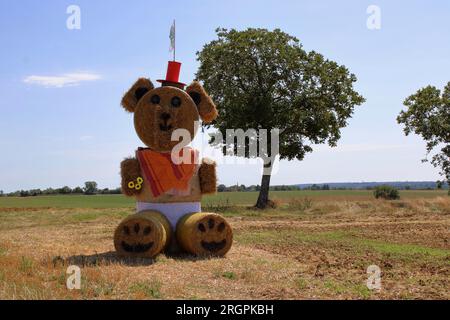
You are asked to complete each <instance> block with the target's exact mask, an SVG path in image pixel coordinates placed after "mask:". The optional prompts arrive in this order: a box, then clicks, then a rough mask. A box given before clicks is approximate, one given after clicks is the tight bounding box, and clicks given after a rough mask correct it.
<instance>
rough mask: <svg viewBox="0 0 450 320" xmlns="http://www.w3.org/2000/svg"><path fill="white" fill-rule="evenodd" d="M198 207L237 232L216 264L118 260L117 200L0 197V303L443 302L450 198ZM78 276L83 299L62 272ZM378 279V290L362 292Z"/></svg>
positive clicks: (240, 200) (280, 196) (292, 196)
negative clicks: (75, 269) (73, 268)
mask: <svg viewBox="0 0 450 320" xmlns="http://www.w3.org/2000/svg"><path fill="white" fill-rule="evenodd" d="M271 195H272V198H273V199H275V200H276V203H277V205H278V207H277V208H276V209H269V210H265V211H260V210H255V209H252V208H250V205H251V204H252V203H253V202H254V200H255V198H256V196H257V195H256V194H255V193H249V192H245V193H244V192H242V193H220V194H219V195H217V196H212V197H208V198H206V199H205V201H204V207H203V210H204V211H212V212H218V213H220V214H222V215H224V216H225V217H227V219H228V221H229V222H230V224H231V225H232V227H233V229H234V244H233V247H232V249H231V251H230V252H229V253H228V255H227V256H226V257H225V258H211V259H198V258H195V257H192V256H188V255H181V256H165V255H160V256H158V257H157V258H156V259H155V260H124V259H121V258H118V257H117V256H116V255H115V252H114V247H113V243H112V234H113V231H114V228H115V227H116V226H117V225H118V224H119V222H120V221H121V219H123V218H124V217H125V216H127V215H129V214H132V213H133V212H134V209H133V202H132V201H130V200H128V199H126V198H124V197H122V196H53V197H30V198H5V197H3V198H0V298H1V299H176V298H181V299H314V298H319V299H418V298H423V299H449V298H450V294H449V292H450V280H449V279H450V244H449V239H450V231H449V230H450V197H448V196H446V192H445V191H442V192H439V191H404V192H402V193H401V197H402V198H401V200H396V201H383V200H375V199H373V197H372V195H371V193H370V191H299V192H295V191H294V192H273V193H272V194H271ZM69 265H78V266H79V267H80V268H81V289H80V290H68V289H67V287H66V279H67V274H66V270H67V267H68V266H69ZM370 265H377V266H378V267H379V268H380V269H381V289H380V290H370V289H369V288H368V287H367V286H366V281H367V278H368V276H369V275H368V274H367V267H368V266H370Z"/></svg>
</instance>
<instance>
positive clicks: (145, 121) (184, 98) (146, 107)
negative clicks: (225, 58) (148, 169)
mask: <svg viewBox="0 0 450 320" xmlns="http://www.w3.org/2000/svg"><path fill="white" fill-rule="evenodd" d="M121 104H122V106H123V107H124V108H125V110H127V111H129V112H132V113H134V127H135V130H136V133H137V135H138V136H139V138H140V139H141V141H142V142H143V143H144V144H145V145H146V146H147V147H149V148H150V149H152V150H154V151H158V152H169V151H171V150H172V148H173V147H174V146H175V145H177V144H178V143H179V141H172V132H173V131H174V130H176V129H185V130H187V131H188V132H189V133H190V135H191V139H193V138H194V135H195V133H196V132H197V127H196V126H198V121H199V119H202V121H203V122H204V123H210V122H211V121H213V120H214V119H215V118H216V117H217V110H216V106H215V105H214V103H213V101H212V100H211V98H210V97H209V96H208V94H207V93H206V92H205V90H204V89H203V87H202V85H201V84H200V83H199V82H197V81H194V82H193V83H192V84H190V85H189V86H188V87H187V88H186V90H183V89H182V88H180V87H177V86H171V85H163V86H162V87H158V88H155V87H154V86H153V84H152V82H151V81H150V80H149V79H146V78H140V79H138V80H137V81H136V83H135V84H134V85H133V86H132V87H131V88H130V89H129V90H128V92H127V93H125V95H124V97H123V98H122V103H121Z"/></svg>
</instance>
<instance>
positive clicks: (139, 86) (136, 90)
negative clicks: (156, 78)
mask: <svg viewBox="0 0 450 320" xmlns="http://www.w3.org/2000/svg"><path fill="white" fill-rule="evenodd" d="M153 88H154V86H153V83H152V82H151V81H150V80H149V79H146V78H139V79H138V80H137V81H136V82H135V83H134V84H133V86H132V87H131V88H130V90H128V92H127V93H125V95H124V96H123V98H122V102H121V104H122V107H124V109H125V110H127V111H129V112H134V109H135V108H136V105H137V104H138V102H139V100H140V99H141V98H142V97H143V96H144V95H145V94H146V93H147V92H149V91H150V90H152V89H153Z"/></svg>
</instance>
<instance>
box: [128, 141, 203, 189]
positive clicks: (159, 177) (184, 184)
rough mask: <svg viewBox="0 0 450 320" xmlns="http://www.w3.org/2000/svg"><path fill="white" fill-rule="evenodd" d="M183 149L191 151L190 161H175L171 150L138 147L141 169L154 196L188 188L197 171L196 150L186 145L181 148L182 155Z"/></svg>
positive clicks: (181, 154) (181, 153) (137, 152)
mask: <svg viewBox="0 0 450 320" xmlns="http://www.w3.org/2000/svg"><path fill="white" fill-rule="evenodd" d="M183 151H187V152H190V155H191V161H190V162H189V163H184V162H182V163H181V164H175V163H173V161H172V159H171V153H170V152H166V153H160V152H156V151H153V150H151V149H138V150H137V151H136V157H137V159H138V161H139V164H140V166H141V170H142V171H143V172H144V175H145V177H146V178H147V181H148V182H149V184H150V189H151V191H152V194H153V196H154V197H158V196H160V195H161V194H163V193H166V192H168V191H171V190H174V191H175V190H177V191H186V190H188V188H189V181H190V180H191V178H192V176H193V174H194V171H195V166H196V161H197V159H196V150H194V149H192V148H189V147H185V148H184V149H181V152H180V157H183ZM182 159H183V158H182Z"/></svg>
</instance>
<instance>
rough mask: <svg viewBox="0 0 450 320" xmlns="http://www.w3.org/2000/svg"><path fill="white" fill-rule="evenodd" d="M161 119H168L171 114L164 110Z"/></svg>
mask: <svg viewBox="0 0 450 320" xmlns="http://www.w3.org/2000/svg"><path fill="white" fill-rule="evenodd" d="M160 118H161V120H164V121H167V120H169V119H170V114H168V113H167V112H163V113H161V115H160Z"/></svg>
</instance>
